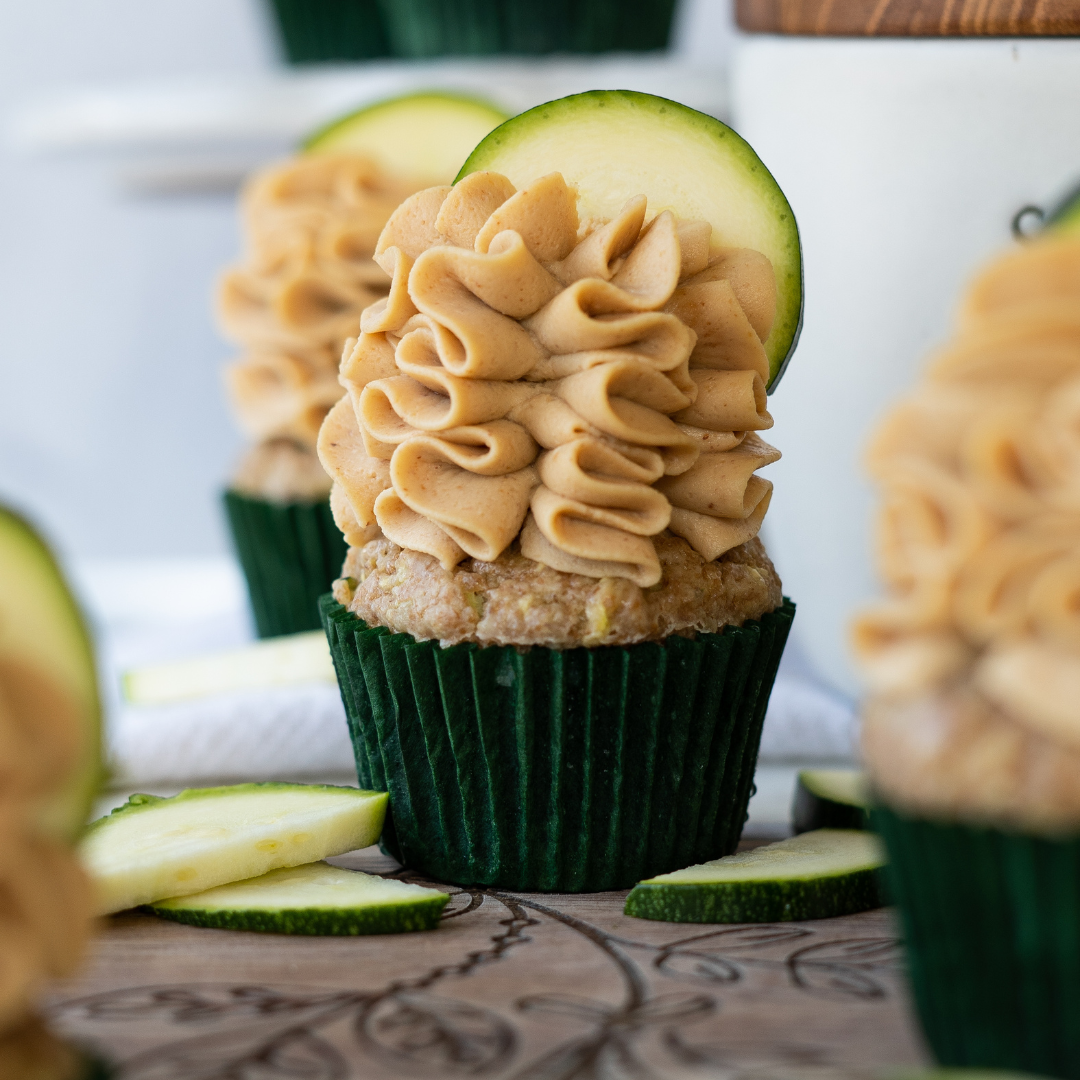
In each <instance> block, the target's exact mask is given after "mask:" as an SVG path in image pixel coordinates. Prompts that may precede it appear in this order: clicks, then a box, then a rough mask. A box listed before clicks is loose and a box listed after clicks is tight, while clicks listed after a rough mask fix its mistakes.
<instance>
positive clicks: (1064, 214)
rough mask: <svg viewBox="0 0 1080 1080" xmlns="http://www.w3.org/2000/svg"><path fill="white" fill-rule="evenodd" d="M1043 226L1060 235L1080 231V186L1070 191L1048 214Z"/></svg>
mask: <svg viewBox="0 0 1080 1080" xmlns="http://www.w3.org/2000/svg"><path fill="white" fill-rule="evenodd" d="M1043 228H1044V230H1046V231H1050V232H1053V233H1055V234H1059V235H1060V234H1070V233H1075V232H1080V187H1077V188H1074V189H1073V190H1072V191H1071V192H1069V194H1068V195H1066V196H1065V198H1064V199H1062V200H1061V202H1060V203H1058V205H1057V206H1056V207H1054V209H1053V210H1051V211H1050V213H1049V214H1047V216H1046V221H1045V222H1044V224H1043Z"/></svg>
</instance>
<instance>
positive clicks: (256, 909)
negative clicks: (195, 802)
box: [149, 862, 449, 935]
mask: <svg viewBox="0 0 1080 1080" xmlns="http://www.w3.org/2000/svg"><path fill="white" fill-rule="evenodd" d="M448 899H449V897H448V896H447V895H446V893H442V892H439V891H438V889H426V888H424V887H423V886H422V885H412V884H409V883H408V882H405V881H395V880H394V879H393V878H381V877H375V876H373V875H371V874H362V873H359V872H358V871H356V870H340V869H338V867H336V866H330V865H329V864H328V863H324V862H317V863H310V864H308V865H307V866H292V867H288V868H286V869H283V870H271V871H270V873H269V874H263V875H262V877H257V878H252V879H251V880H250V881H238V882H235V883H234V884H232V885H221V886H219V887H218V888H216V889H209V890H208V891H207V892H201V893H196V894H195V895H193V896H183V897H180V898H179V899H173V900H164V901H161V902H160V903H157V904H151V905H149V908H150V910H151V911H152V912H153V913H154V914H155V915H160V916H161V917H162V918H164V919H173V920H175V921H176V922H182V923H188V924H189V925H191V926H211V927H216V928H218V929H222V930H254V931H258V932H261V933H270V934H333V935H354V934H402V933H406V932H408V931H412V930H434V929H435V927H436V926H438V925H439V919H440V918H441V916H442V909H443V908H444V907H445V906H446V902H447V900H448Z"/></svg>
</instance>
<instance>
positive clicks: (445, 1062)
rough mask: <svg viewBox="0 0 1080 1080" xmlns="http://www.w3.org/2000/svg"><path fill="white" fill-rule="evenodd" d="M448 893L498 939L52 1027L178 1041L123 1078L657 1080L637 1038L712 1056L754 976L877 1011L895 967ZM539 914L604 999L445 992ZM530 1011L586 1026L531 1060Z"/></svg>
mask: <svg viewBox="0 0 1080 1080" xmlns="http://www.w3.org/2000/svg"><path fill="white" fill-rule="evenodd" d="M395 876H411V875H409V874H408V872H407V871H406V872H399V874H398V875H395ZM451 896H452V899H451V903H450V904H449V905H448V907H447V910H446V913H445V915H444V918H447V919H455V918H462V917H467V916H469V915H470V914H471V913H473V912H476V911H478V910H479V909H480V908H481V907H482V906H484V905H488V904H497V905H499V906H500V907H501V909H502V914H504V915H505V917H504V918H501V919H500V920H499V926H500V930H499V932H498V933H496V934H494V935H492V936H490V938H489V939H488V941H487V942H486V947H484V948H482V949H476V950H474V951H470V952H468V953H466V955H464V956H462V957H460V959H457V960H456V961H455V962H452V963H443V964H440V965H438V966H436V967H432V968H430V969H428V970H426V971H423V972H421V973H419V974H417V975H414V976H404V977H402V978H400V979H395V980H393V981H390V982H387V983H386V984H385V985H383V986H382V987H380V988H378V989H375V990H365V991H354V990H326V989H323V990H319V989H305V988H296V987H290V988H288V989H285V988H280V987H275V986H266V985H259V986H244V985H227V984H226V985H219V984H212V983H206V984H200V983H184V984H178V985H165V986H141V987H134V988H130V989H123V990H117V991H112V992H108V993H101V994H95V995H91V996H88V997H81V998H75V999H72V1000H68V1001H64V1002H61V1003H60V1004H58V1005H57V1006H55V1008H54V1009H53V1018H54V1020H56V1021H57V1022H58V1023H59V1024H60V1025H61V1026H70V1025H71V1024H72V1023H76V1024H77V1023H78V1022H83V1023H92V1024H93V1025H94V1027H95V1030H97V1031H99V1032H100V1030H101V1025H102V1024H111V1023H122V1022H127V1023H132V1022H139V1021H148V1020H154V1021H157V1022H158V1023H159V1024H161V1023H164V1024H165V1025H166V1026H167V1027H168V1029H169V1030H170V1031H175V1038H172V1039H169V1040H166V1041H164V1042H162V1043H160V1044H159V1045H155V1046H154V1047H152V1048H151V1049H149V1050H144V1051H140V1052H139V1053H136V1054H135V1055H134V1056H132V1057H129V1058H128V1060H126V1061H124V1062H122V1063H121V1068H120V1076H121V1080H174V1078H176V1077H183V1078H184V1080H249V1078H258V1080H264V1078H265V1080H271V1078H273V1080H350V1078H352V1077H353V1076H356V1075H363V1074H362V1073H354V1072H352V1071H350V1061H352V1062H354V1063H355V1062H356V1061H357V1060H368V1061H371V1062H374V1061H381V1062H383V1063H385V1064H386V1065H388V1066H391V1067H392V1068H393V1069H394V1071H395V1073H398V1072H400V1074H401V1075H402V1076H416V1077H433V1076H439V1077H485V1076H489V1077H493V1076H495V1075H498V1076H500V1077H506V1078H507V1080H628V1078H633V1080H654V1078H655V1077H656V1075H657V1074H656V1073H655V1071H654V1070H653V1069H652V1067H651V1066H650V1065H649V1064H648V1063H646V1061H645V1060H644V1059H643V1057H642V1056H641V1054H640V1052H639V1044H640V1041H641V1039H642V1037H643V1036H644V1035H645V1034H646V1033H656V1034H658V1035H659V1037H660V1045H661V1046H662V1047H663V1048H664V1051H665V1052H666V1053H667V1054H668V1055H669V1057H670V1059H671V1061H672V1062H673V1063H681V1064H721V1063H723V1062H724V1048H723V1047H717V1046H713V1045H710V1043H709V1042H708V1040H707V1039H705V1040H703V1039H701V1038H696V1037H695V1033H694V1031H693V1025H694V1023H695V1022H696V1021H699V1020H701V1019H703V1018H705V1017H708V1016H710V1015H712V1014H713V1013H715V1012H716V1010H717V1009H718V1008H719V1007H720V1006H721V1002H722V996H723V995H725V994H728V993H730V992H732V991H733V990H734V989H735V988H737V987H738V985H739V984H740V983H745V982H746V981H747V980H749V979H751V977H752V976H753V974H754V972H756V971H762V972H771V973H773V974H777V973H779V974H780V975H781V976H782V978H783V979H784V980H786V984H787V985H788V986H789V987H790V988H792V989H794V990H796V991H801V992H805V993H810V994H814V995H817V996H822V995H825V996H832V997H837V998H841V999H846V1000H855V1001H863V1002H873V1001H877V1000H883V999H885V998H887V997H889V996H890V995H891V994H892V992H893V986H892V977H893V976H894V975H895V973H896V970H897V965H898V960H899V952H898V946H897V943H896V941H895V940H893V939H892V938H887V937H867V938H854V939H853V938H842V939H837V938H836V937H835V935H834V936H830V934H829V931H828V929H827V928H823V929H822V930H818V929H809V928H807V927H804V926H794V925H783V924H779V925H773V924H766V925H753V926H722V927H711V928H706V927H702V928H701V929H700V931H698V932H696V933H692V934H683V935H682V936H680V937H677V938H675V939H674V940H671V941H668V942H666V943H664V944H653V943H650V942H646V941H642V940H637V939H635V938H630V937H623V936H620V935H617V934H613V933H610V932H608V931H606V930H604V929H601V928H600V927H598V926H595V925H593V924H592V923H590V922H587V921H585V920H583V919H581V918H578V917H577V916H575V915H572V914H570V913H568V912H565V911H561V910H559V908H558V907H556V906H554V902H549V901H547V900H546V899H545V900H544V901H543V902H542V901H540V900H537V899H535V898H531V897H529V898H526V897H522V896H517V895H514V894H510V893H506V892H502V891H498V890H492V889H462V890H458V891H456V892H454V893H452V894H451ZM553 899H554V898H553ZM543 920H550V921H551V922H552V923H555V924H558V927H559V928H560V929H561V930H565V931H568V932H570V933H572V934H574V935H576V936H577V938H578V939H580V940H581V942H582V943H583V944H587V946H588V947H590V948H592V949H595V950H597V953H598V955H599V956H601V957H602V958H603V959H604V961H605V962H606V964H607V965H608V966H609V970H610V973H611V975H612V976H613V978H614V985H617V986H618V989H619V999H618V1000H617V1001H616V1002H612V1001H611V1000H601V999H599V998H594V997H589V996H579V995H576V994H573V993H566V994H563V993H535V994H523V995H520V996H518V997H516V998H514V999H512V1000H510V1001H508V1002H507V1003H506V1005H505V1006H504V1007H503V1008H501V1009H499V1010H496V1009H494V1008H489V1007H484V1006H480V1005H477V1004H474V1003H472V1002H469V1001H465V1000H462V999H460V998H457V999H455V998H454V997H452V996H450V992H451V990H452V988H453V985H454V983H453V980H456V979H462V978H467V977H468V976H470V975H472V974H473V973H475V972H477V971H478V970H479V969H481V968H483V967H485V966H486V965H490V964H497V963H500V962H501V961H502V960H503V959H504V958H505V957H506V956H507V954H508V953H510V952H511V951H512V950H520V949H522V948H524V947H526V946H528V945H529V944H530V943H531V942H532V941H533V936H532V933H531V931H532V930H533V928H534V927H537V926H539V925H540V923H541V922H542V921H543ZM653 925H655V924H653ZM672 929H676V928H675V927H673V928H672ZM678 929H680V930H686V929H689V928H688V927H679V928H678ZM652 981H656V983H657V985H658V986H659V987H661V988H662V989H661V991H660V992H654V991H653V990H652V989H651V982H652ZM668 986H670V989H667V987H668ZM530 1016H531V1017H536V1016H549V1017H550V1016H554V1017H572V1018H573V1020H574V1021H575V1022H576V1023H577V1024H578V1025H583V1026H584V1027H585V1028H586V1030H585V1031H584V1033H582V1034H579V1035H577V1036H573V1037H569V1038H565V1039H563V1040H562V1041H559V1042H558V1043H557V1044H556V1045H554V1046H552V1047H550V1048H549V1049H546V1050H545V1051H543V1052H542V1053H540V1054H538V1055H537V1054H533V1055H532V1056H531V1058H528V1057H527V1056H526V1055H525V1054H524V1053H523V1052H522V1039H521V1037H520V1032H519V1028H518V1026H517V1023H516V1022H515V1021H520V1019H521V1018H526V1017H530ZM331 1028H333V1029H334V1032H333V1033H330V1032H329V1029H331ZM342 1031H344V1032H346V1033H347V1034H346V1036H345V1038H344V1040H343V1038H342V1035H341V1032H342ZM800 1052H801V1051H800V1050H799V1048H798V1047H795V1048H794V1049H793V1051H792V1054H791V1056H792V1057H793V1058H794V1059H796V1060H798V1059H799V1054H800ZM807 1063H813V1062H812V1061H810V1060H808V1061H807Z"/></svg>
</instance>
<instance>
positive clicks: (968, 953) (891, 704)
mask: <svg viewBox="0 0 1080 1080" xmlns="http://www.w3.org/2000/svg"><path fill="white" fill-rule="evenodd" d="M1078 433H1080V239H1077V238H1076V237H1075V236H1074V237H1068V236H1048V237H1045V238H1043V239H1040V240H1038V241H1036V242H1032V243H1030V244H1026V245H1024V246H1023V247H1020V248H1018V249H1015V250H1014V251H1012V252H1010V253H1008V254H1007V255H1004V256H1002V257H1001V258H1000V259H998V260H997V261H996V262H994V263H993V264H992V265H991V266H990V267H989V268H988V269H987V270H986V271H985V272H984V273H983V274H982V275H981V276H980V277H979V278H978V279H977V280H976V281H975V283H974V284H973V286H972V287H971V289H970V290H969V291H968V294H967V296H966V298H965V300H964V303H963V305H962V308H961V315H960V325H959V331H958V333H957V335H956V337H955V339H954V341H953V342H952V343H951V344H950V345H949V346H948V347H946V348H945V349H944V350H942V351H941V353H940V354H939V355H938V356H936V357H935V358H934V360H933V362H932V364H931V365H930V367H929V369H928V371H927V372H926V374H925V376H924V378H923V380H922V381H921V383H920V384H919V386H918V387H917V389H916V391H915V392H914V394H913V395H912V396H911V397H910V398H909V399H908V400H907V401H905V402H903V403H902V404H901V405H899V406H898V407H897V408H896V409H894V410H893V412H892V413H891V414H890V415H889V416H888V417H887V418H886V420H885V422H884V423H883V424H882V426H881V428H880V430H879V431H878V433H877V436H876V437H875V440H874V442H873V445H872V447H871V451H870V465H871V471H872V473H873V475H874V477H875V479H876V480H877V481H878V483H879V485H880V487H881V489H882V492H883V498H884V502H883V507H882V510H881V512H880V515H879V540H878V550H879V562H880V565H881V570H882V574H883V577H884V578H885V581H886V582H887V584H888V586H889V592H890V595H889V598H888V599H887V600H886V601H885V602H884V603H882V604H881V605H879V606H878V607H877V608H876V609H874V610H872V611H870V612H868V613H867V615H866V616H865V617H863V618H862V619H861V620H860V621H859V623H858V624H857V626H856V628H855V641H856V646H857V649H858V651H859V654H860V656H861V658H862V661H863V664H864V668H865V670H866V672H867V674H868V676H869V678H870V681H871V686H872V688H873V695H872V698H871V700H870V703H869V705H868V707H867V710H866V718H865V728H864V750H865V755H866V759H867V763H868V766H869V769H870V772H871V776H872V779H873V783H874V786H875V788H876V791H877V793H878V796H879V798H880V800H881V801H882V803H883V804H884V806H883V808H882V809H881V810H880V811H879V814H878V821H879V825H880V828H881V831H882V833H883V835H884V837H885V839H886V842H887V844H888V847H889V857H890V874H891V881H892V888H893V893H894V895H895V897H896V899H897V902H898V903H899V905H900V909H901V912H902V915H903V919H904V931H905V936H906V939H907V944H908V949H909V958H910V970H911V978H912V982H913V986H914V991H915V998H916V1002H917V1005H918V1008H919V1014H920V1017H921V1019H922V1022H923V1027H924V1030H925V1031H926V1035H927V1038H928V1040H929V1042H930V1045H931V1047H932V1048H933V1050H934V1053H935V1054H936V1056H937V1057H938V1059H939V1060H940V1061H941V1062H942V1063H944V1064H948V1065H971V1066H989V1067H999V1068H1015V1069H1022V1070H1025V1071H1030V1072H1033V1073H1046V1074H1049V1075H1054V1076H1080V1040H1078V1038H1077V1034H1076V1021H1075V1017H1076V1013H1077V1010H1078V1009H1080V989H1078V987H1080V944H1078V941H1077V936H1076V930H1075V926H1076V922H1077V918H1078V916H1080V839H1078V838H1080V713H1078V712H1077V700H1078V696H1080V618H1078V614H1080V560H1078V554H1077V553H1078V550H1080V548H1078V545H1080V437H1078Z"/></svg>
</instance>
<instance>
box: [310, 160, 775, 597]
mask: <svg viewBox="0 0 1080 1080" xmlns="http://www.w3.org/2000/svg"><path fill="white" fill-rule="evenodd" d="M375 261H376V262H377V263H378V264H379V265H380V266H381V267H382V268H383V269H384V270H385V271H386V273H387V274H388V275H390V277H391V279H392V283H391V286H390V290H389V293H388V295H387V296H386V297H385V298H384V299H380V300H378V301H377V302H375V303H374V304H372V305H371V306H369V307H368V308H367V309H366V310H365V311H364V313H363V316H362V319H361V334H360V336H359V338H358V339H357V340H356V342H355V344H353V345H352V347H351V348H346V351H345V356H344V359H343V361H342V365H341V382H342V384H343V385H344V386H345V388H346V390H347V391H348V393H347V396H346V397H345V398H343V399H342V400H341V401H340V402H338V403H337V404H336V405H335V406H334V407H333V409H331V411H330V413H329V414H328V416H327V418H326V420H325V422H324V423H323V426H322V431H321V434H320V437H319V454H320V458H321V460H322V462H323V465H324V466H325V468H326V470H327V472H328V473H329V474H330V476H331V477H332V478H333V481H334V486H333V490H332V494H331V504H332V507H333V509H334V513H335V518H336V520H337V521H338V524H339V526H340V527H341V529H342V531H343V532H344V534H345V536H346V539H347V540H348V541H349V543H350V544H352V545H361V544H364V543H365V542H367V541H369V540H371V539H372V538H373V537H377V536H379V535H380V534H381V535H382V536H384V537H386V538H388V539H389V540H390V541H392V542H393V544H395V545H397V546H398V547H399V548H401V549H404V550H405V551H407V552H421V553H425V554H427V555H428V556H431V557H433V558H434V559H435V560H437V561H438V563H439V564H441V566H442V567H443V568H444V569H449V568H452V567H454V566H456V565H458V564H459V563H461V562H462V560H464V559H466V558H470V559H473V560H479V561H480V562H483V563H491V562H495V561H497V560H499V559H500V557H504V556H505V555H507V554H509V553H510V552H511V551H514V552H520V555H521V556H524V557H525V558H526V559H528V560H532V561H533V562H534V563H539V564H543V565H544V566H547V567H550V568H552V569H554V570H556V571H560V572H563V573H567V574H576V575H583V576H585V577H589V578H594V579H597V578H599V579H610V578H614V579H625V580H628V581H629V582H632V583H634V584H635V585H636V586H638V587H640V588H644V589H648V588H650V587H652V586H655V585H657V584H658V583H659V582H660V580H661V577H662V567H661V561H660V559H659V557H658V554H657V543H656V538H658V537H659V536H661V534H663V535H671V534H674V535H675V536H677V537H680V538H682V539H683V540H685V541H686V542H687V543H688V544H689V545H690V547H692V549H693V550H694V551H695V552H697V553H698V554H699V555H700V557H701V558H702V559H703V560H705V561H706V562H710V561H712V560H715V559H717V558H718V557H719V556H722V555H723V554H724V553H726V552H729V551H730V550H732V549H734V548H737V547H738V546H739V545H742V544H745V543H746V542H747V541H749V540H751V539H752V538H753V537H755V536H756V534H757V532H758V530H759V528H760V526H761V521H762V519H763V517H764V515H765V512H766V510H767V508H768V504H769V498H770V495H771V485H770V484H769V482H768V481H766V480H764V479H762V478H761V477H759V476H758V475H757V470H758V469H760V468H761V467H762V466H764V465H767V464H769V463H770V462H772V461H775V460H776V459H777V458H778V457H779V454H778V452H777V451H776V450H775V449H773V448H772V447H771V446H769V445H768V444H767V443H766V442H764V441H763V440H762V439H761V437H760V436H759V435H758V434H757V433H758V432H760V431H763V430H766V429H768V428H769V427H771V426H772V418H771V417H770V416H769V413H768V411H767V408H766V396H765V380H766V379H767V378H768V374H769V367H768V360H767V358H766V355H765V351H764V349H763V346H762V342H763V341H764V340H765V338H766V337H767V336H768V333H769V330H770V328H771V325H772V321H773V316H774V309H775V295H776V293H775V281H774V277H773V271H772V267H771V265H770V263H769V261H768V260H767V259H766V258H765V257H764V256H762V255H760V254H758V253H757V252H754V251H751V250H744V249H727V250H724V249H716V248H714V247H713V246H712V236H711V227H710V226H709V225H708V224H706V223H704V222H698V221H680V220H678V219H677V218H676V217H675V216H674V215H673V214H672V213H671V212H669V211H662V212H659V213H656V214H653V215H650V208H649V207H648V206H647V205H646V200H645V198H644V197H643V196H642V197H638V198H635V199H631V200H630V201H629V202H627V204H626V205H625V206H624V207H623V209H622V210H621V212H620V213H619V214H618V215H617V216H616V217H615V218H613V219H612V220H610V221H605V222H581V221H579V220H578V213H577V206H576V199H575V194H574V192H573V190H572V189H571V188H569V187H568V186H567V184H566V183H565V182H564V181H563V178H562V176H561V175H560V174H558V173H552V174H550V175H548V176H544V177H542V178H540V179H538V180H536V181H535V182H533V183H531V184H529V185H528V186H526V187H524V188H523V189H522V190H520V191H518V190H515V189H514V187H513V186H512V185H511V183H510V182H509V181H508V180H507V179H506V178H505V177H503V176H501V175H499V174H497V173H492V172H481V173H474V174H472V175H470V176H468V177H466V178H465V179H463V180H461V181H460V182H459V183H458V184H457V185H455V186H454V187H452V188H451V187H438V188H430V189H428V190H426V191H422V192H419V193H417V194H416V195H414V196H412V197H411V198H409V199H408V200H406V201H405V202H404V203H403V204H402V205H401V206H400V207H399V208H398V210H397V211H395V213H394V215H393V216H392V217H391V219H390V220H389V222H388V223H387V225H386V228H385V229H384V230H383V232H382V235H381V236H380V238H379V241H378V245H377V247H376V251H375ZM515 543H516V544H517V547H516V548H512V545H514V544H515ZM774 606H775V605H774Z"/></svg>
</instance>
